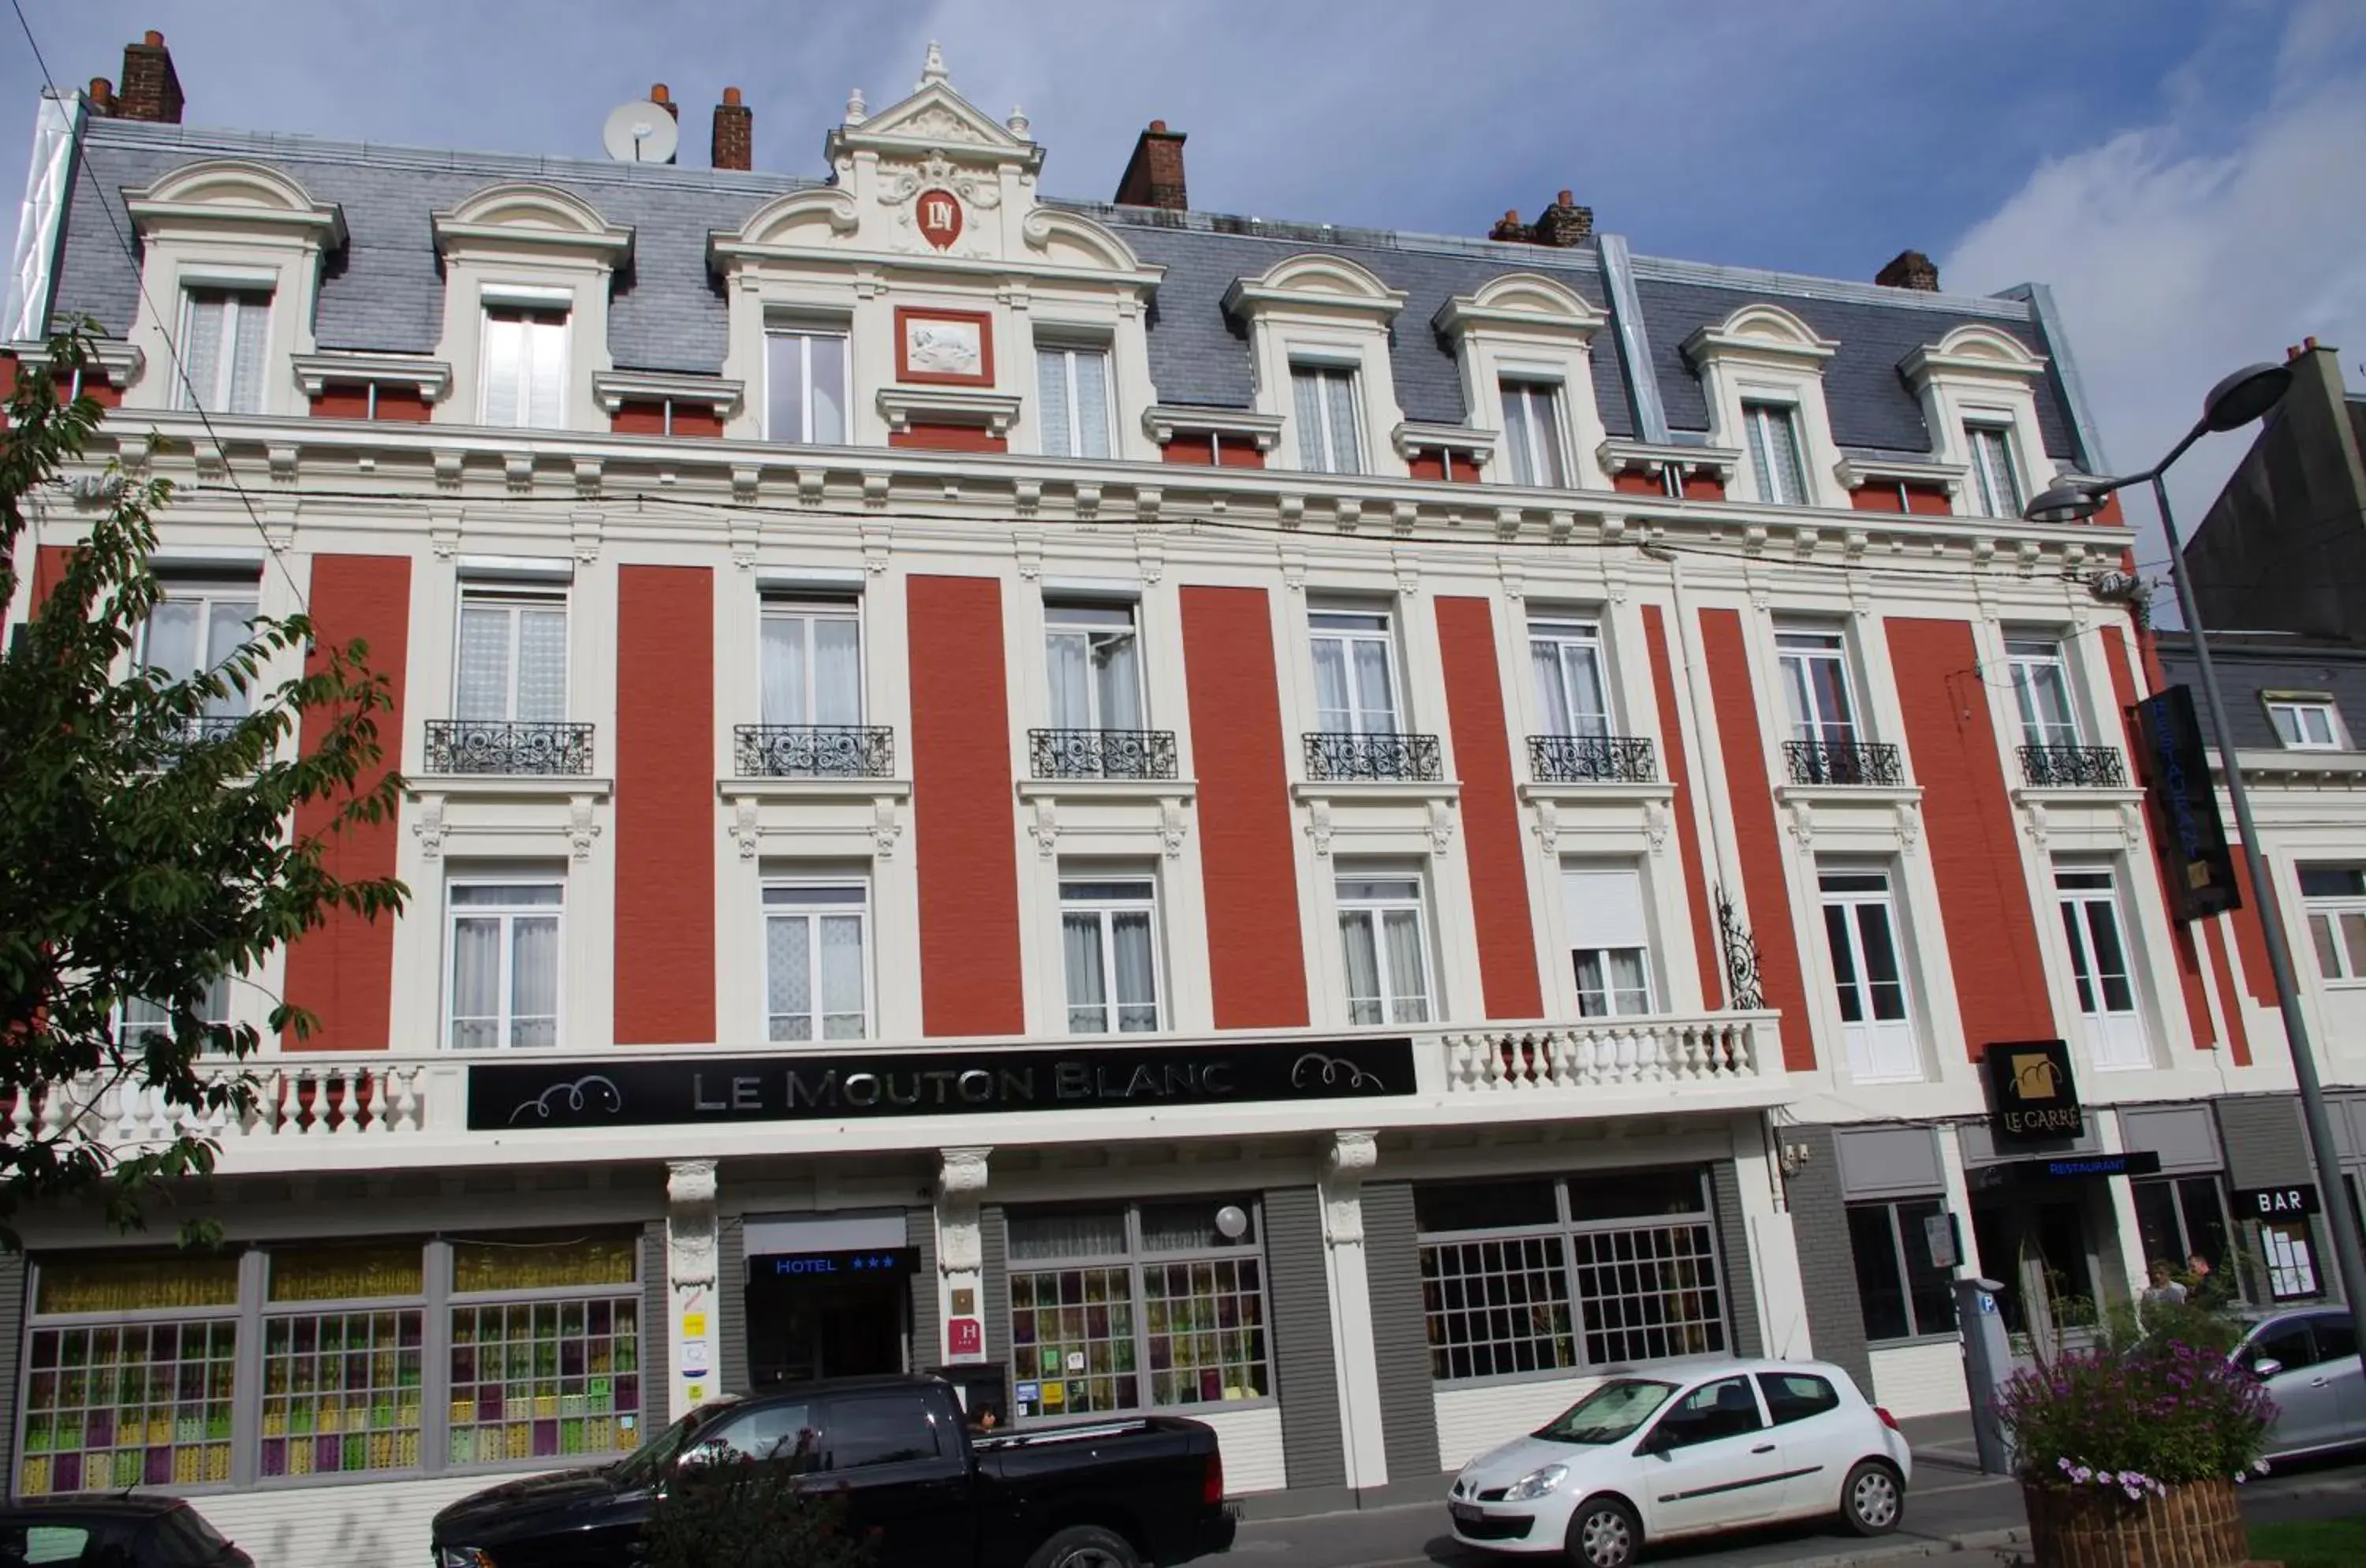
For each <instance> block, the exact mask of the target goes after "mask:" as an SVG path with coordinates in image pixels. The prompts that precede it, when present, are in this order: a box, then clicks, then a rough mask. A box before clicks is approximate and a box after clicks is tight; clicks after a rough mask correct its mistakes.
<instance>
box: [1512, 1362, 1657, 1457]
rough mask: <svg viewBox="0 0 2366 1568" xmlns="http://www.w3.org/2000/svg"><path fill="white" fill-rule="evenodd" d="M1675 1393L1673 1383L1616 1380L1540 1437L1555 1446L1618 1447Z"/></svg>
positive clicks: (1541, 1431) (1574, 1406)
mask: <svg viewBox="0 0 2366 1568" xmlns="http://www.w3.org/2000/svg"><path fill="white" fill-rule="evenodd" d="M1675 1392H1676V1385H1675V1384H1673V1383H1672V1382H1651V1380H1650V1379H1648V1378H1613V1379H1611V1380H1610V1381H1609V1382H1606V1383H1604V1384H1603V1385H1602V1386H1601V1387H1600V1388H1597V1389H1595V1390H1594V1392H1593V1393H1589V1394H1587V1395H1586V1396H1585V1397H1584V1398H1583V1399H1581V1400H1579V1401H1578V1402H1577V1403H1576V1404H1572V1405H1571V1406H1570V1407H1569V1408H1568V1409H1567V1410H1564V1411H1562V1412H1561V1413H1560V1416H1557V1417H1556V1418H1555V1419H1554V1420H1552V1421H1551V1422H1550V1423H1549V1424H1548V1425H1547V1426H1545V1427H1542V1428H1541V1429H1539V1430H1538V1433H1537V1436H1538V1437H1539V1438H1545V1439H1546V1440H1547V1441H1549V1442H1555V1443H1615V1442H1617V1440H1618V1439H1619V1438H1625V1437H1630V1436H1632V1435H1633V1433H1634V1431H1635V1428H1636V1427H1640V1426H1641V1425H1642V1424H1643V1423H1644V1422H1646V1421H1649V1420H1650V1419H1651V1415H1652V1412H1654V1411H1656V1410H1658V1409H1659V1408H1660V1406H1662V1404H1666V1403H1667V1402H1668V1396H1669V1395H1671V1394H1673V1393H1675Z"/></svg>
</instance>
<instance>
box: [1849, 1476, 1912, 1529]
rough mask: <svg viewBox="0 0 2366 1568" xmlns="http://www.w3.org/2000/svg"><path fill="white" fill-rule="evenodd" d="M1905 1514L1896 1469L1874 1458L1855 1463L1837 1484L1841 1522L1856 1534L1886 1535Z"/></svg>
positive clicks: (1903, 1490) (1903, 1493)
mask: <svg viewBox="0 0 2366 1568" xmlns="http://www.w3.org/2000/svg"><path fill="white" fill-rule="evenodd" d="M1905 1514H1906V1489H1905V1488H1904V1487H1903V1486H1900V1485H1899V1484H1898V1472H1896V1471H1894V1470H1892V1469H1890V1468H1889V1466H1887V1465H1886V1464H1884V1463H1882V1462H1881V1461H1879V1460H1877V1459H1869V1460H1865V1461H1860V1462H1859V1463H1858V1465H1857V1467H1856V1468H1855V1469H1854V1470H1852V1471H1850V1472H1848V1480H1846V1481H1845V1482H1843V1483H1841V1523H1842V1524H1844V1525H1846V1526H1848V1528H1849V1529H1850V1530H1851V1532H1853V1534H1856V1535H1887V1534H1888V1533H1889V1532H1890V1531H1891V1530H1894V1529H1897V1528H1898V1520H1899V1519H1900V1518H1902V1517H1905Z"/></svg>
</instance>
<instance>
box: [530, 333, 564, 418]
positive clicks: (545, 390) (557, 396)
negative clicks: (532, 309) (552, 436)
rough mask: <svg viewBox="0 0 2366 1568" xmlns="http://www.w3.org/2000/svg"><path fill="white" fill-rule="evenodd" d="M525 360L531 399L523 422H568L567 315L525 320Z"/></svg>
mask: <svg viewBox="0 0 2366 1568" xmlns="http://www.w3.org/2000/svg"><path fill="white" fill-rule="evenodd" d="M526 363H527V366H528V369H529V376H530V378H529V380H528V383H527V396H528V398H529V399H530V400H531V401H530V404H529V406H528V408H527V411H526V417H525V419H524V421H523V422H522V423H526V424H530V425H534V426H536V427H538V428H541V429H546V430H551V429H557V428H558V427H559V426H561V425H563V424H565V423H567V420H566V413H565V410H566V407H567V382H566V370H567V318H566V317H564V316H561V317H559V318H558V319H557V320H552V319H550V318H548V317H544V316H537V317H535V319H534V320H533V321H529V322H528V323H527V324H526Z"/></svg>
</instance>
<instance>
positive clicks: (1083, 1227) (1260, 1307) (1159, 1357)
mask: <svg viewBox="0 0 2366 1568" xmlns="http://www.w3.org/2000/svg"><path fill="white" fill-rule="evenodd" d="M1235 1219H1236V1220H1237V1224H1236V1226H1235V1225H1232V1224H1227V1223H1226V1222H1227V1221H1228V1220H1235ZM1008 1223H1009V1227H1010V1229H1009V1249H1010V1346H1011V1358H1012V1372H1011V1375H1012V1378H1013V1381H1014V1382H1015V1383H1016V1385H1017V1387H1016V1390H1015V1393H1016V1409H1017V1414H1018V1415H1019V1416H1020V1417H1022V1418H1024V1417H1030V1416H1086V1415H1102V1414H1106V1413H1109V1412H1111V1411H1119V1410H1139V1409H1155V1408H1165V1407H1169V1406H1177V1405H1192V1404H1221V1403H1226V1402H1230V1401H1236V1400H1247V1399H1264V1398H1267V1397H1268V1396H1270V1395H1271V1394H1272V1393H1273V1371H1272V1358H1271V1352H1270V1349H1269V1348H1268V1343H1267V1337H1266V1316H1265V1290H1264V1254H1263V1237H1262V1235H1261V1232H1260V1229H1259V1227H1258V1224H1257V1218H1256V1205H1255V1204H1254V1203H1250V1202H1245V1201H1244V1202H1240V1203H1226V1202H1225V1201H1223V1200H1222V1199H1210V1200H1206V1201H1192V1202H1183V1203H1142V1204H1134V1205H1130V1206H1128V1207H1125V1208H1122V1209H1118V1208H1111V1209H1106V1210H1090V1211H1074V1210H1072V1211H1050V1212H1040V1213H1025V1212H1019V1213H1012V1214H1011V1215H1010V1216H1009V1222H1008ZM1235 1228H1236V1229H1237V1232H1238V1234H1237V1235H1234V1234H1232V1232H1233V1231H1234V1229H1235Z"/></svg>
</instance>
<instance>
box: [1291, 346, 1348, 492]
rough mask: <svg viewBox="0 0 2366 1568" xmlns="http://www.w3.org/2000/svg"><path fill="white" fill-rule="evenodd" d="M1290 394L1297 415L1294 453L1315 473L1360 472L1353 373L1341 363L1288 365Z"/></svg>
mask: <svg viewBox="0 0 2366 1568" xmlns="http://www.w3.org/2000/svg"><path fill="white" fill-rule="evenodd" d="M1290 396H1291V398H1292V400H1293V407H1294V409H1295V410H1296V412H1297V415H1298V455H1299V457H1300V460H1301V463H1302V465H1303V466H1304V467H1305V468H1307V469H1308V470H1309V471H1311V472H1313V473H1318V474H1360V473H1362V472H1363V471H1364V458H1363V451H1362V446H1361V444H1360V443H1358V440H1357V439H1356V421H1357V413H1356V373H1355V372H1354V371H1353V370H1350V369H1347V368H1346V367H1341V366H1333V365H1292V366H1291V367H1290Z"/></svg>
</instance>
